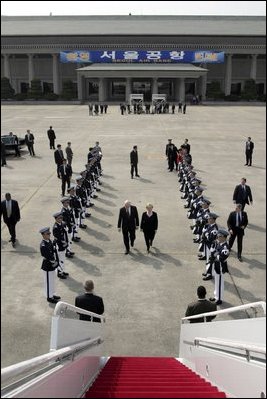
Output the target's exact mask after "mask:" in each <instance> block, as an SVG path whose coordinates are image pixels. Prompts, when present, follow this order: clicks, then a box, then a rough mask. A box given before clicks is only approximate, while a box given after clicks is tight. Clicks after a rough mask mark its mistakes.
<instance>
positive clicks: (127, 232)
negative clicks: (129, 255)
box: [122, 228, 135, 251]
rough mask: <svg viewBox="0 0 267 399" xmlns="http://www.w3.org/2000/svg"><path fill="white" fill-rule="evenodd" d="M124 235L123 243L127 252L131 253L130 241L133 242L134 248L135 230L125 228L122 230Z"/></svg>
mask: <svg viewBox="0 0 267 399" xmlns="http://www.w3.org/2000/svg"><path fill="white" fill-rule="evenodd" d="M122 234H123V242H124V245H125V248H126V250H127V251H129V250H130V243H129V240H130V241H131V245H132V246H133V243H134V240H135V229H127V228H124V229H122Z"/></svg>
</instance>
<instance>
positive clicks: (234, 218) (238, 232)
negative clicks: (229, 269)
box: [227, 204, 248, 262]
mask: <svg viewBox="0 0 267 399" xmlns="http://www.w3.org/2000/svg"><path fill="white" fill-rule="evenodd" d="M247 225H248V217H247V213H246V212H244V211H242V205H241V204H236V209H235V211H234V212H231V213H230V215H229V217H228V220H227V226H228V230H229V233H230V238H229V249H231V248H232V246H233V244H234V242H235V238H236V237H237V257H238V260H239V261H240V262H242V257H241V254H242V243H243V237H244V235H245V228H246V227H247Z"/></svg>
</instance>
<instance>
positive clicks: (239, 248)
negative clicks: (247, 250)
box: [229, 227, 244, 257]
mask: <svg viewBox="0 0 267 399" xmlns="http://www.w3.org/2000/svg"><path fill="white" fill-rule="evenodd" d="M236 237H237V256H238V257H240V256H241V254H242V248H243V237H244V230H243V229H241V228H240V227H236V228H235V229H233V234H231V235H230V238H229V248H232V246H233V244H234V242H235V238H236Z"/></svg>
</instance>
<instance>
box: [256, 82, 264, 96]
mask: <svg viewBox="0 0 267 399" xmlns="http://www.w3.org/2000/svg"><path fill="white" fill-rule="evenodd" d="M256 87H257V95H258V96H262V95H263V94H264V83H257V84H256Z"/></svg>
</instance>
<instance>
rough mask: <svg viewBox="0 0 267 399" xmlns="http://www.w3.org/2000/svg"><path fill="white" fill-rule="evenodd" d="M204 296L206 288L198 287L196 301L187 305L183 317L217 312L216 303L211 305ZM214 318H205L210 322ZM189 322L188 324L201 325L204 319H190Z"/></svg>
mask: <svg viewBox="0 0 267 399" xmlns="http://www.w3.org/2000/svg"><path fill="white" fill-rule="evenodd" d="M206 294H207V291H206V288H205V287H203V286H202V285H200V286H199V287H198V289H197V296H198V300H197V301H196V302H192V303H190V304H189V305H188V307H187V310H186V313H185V317H190V316H195V315H197V314H201V313H207V312H215V311H216V310H217V306H216V303H212V302H210V301H209V300H208V299H206V298H205V297H206ZM215 317H216V316H206V321H211V320H212V319H214V318H215ZM189 321H190V323H203V322H204V317H199V318H197V319H192V320H189Z"/></svg>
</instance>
